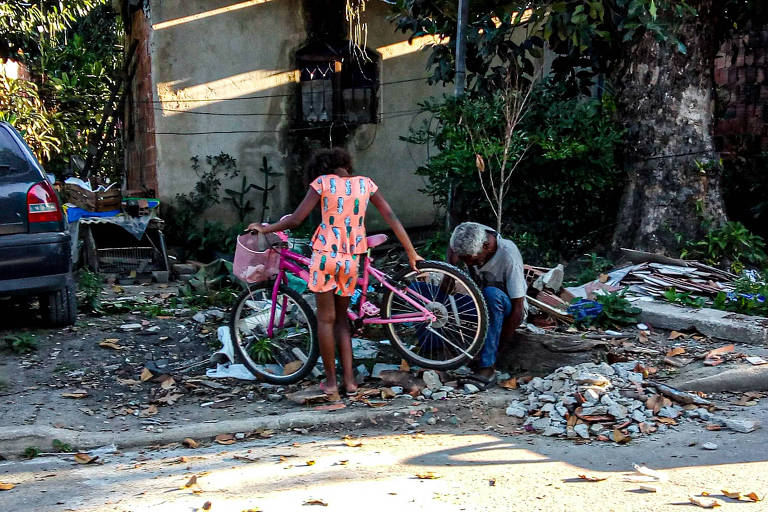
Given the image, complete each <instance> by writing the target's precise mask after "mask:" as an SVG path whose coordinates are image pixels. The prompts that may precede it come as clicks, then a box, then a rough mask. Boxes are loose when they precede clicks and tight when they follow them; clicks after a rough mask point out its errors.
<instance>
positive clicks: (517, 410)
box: [506, 402, 528, 419]
mask: <svg viewBox="0 0 768 512" xmlns="http://www.w3.org/2000/svg"><path fill="white" fill-rule="evenodd" d="M506 413H507V416H514V417H515V418H521V419H522V418H525V417H526V416H527V415H528V409H527V408H526V407H525V406H524V405H523V404H521V403H520V402H512V403H510V404H509V405H508V406H507V411H506Z"/></svg>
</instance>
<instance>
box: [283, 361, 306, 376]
mask: <svg viewBox="0 0 768 512" xmlns="http://www.w3.org/2000/svg"><path fill="white" fill-rule="evenodd" d="M303 365H304V363H302V362H301V361H299V360H298V359H296V360H294V361H291V362H290V363H288V364H286V365H285V366H283V375H291V374H292V373H296V372H297V371H299V368H301V367H302V366H303Z"/></svg>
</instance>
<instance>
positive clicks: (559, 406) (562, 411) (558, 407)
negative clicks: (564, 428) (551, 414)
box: [555, 404, 568, 416]
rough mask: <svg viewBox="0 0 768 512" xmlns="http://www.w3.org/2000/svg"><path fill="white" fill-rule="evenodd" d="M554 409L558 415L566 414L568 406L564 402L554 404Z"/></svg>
mask: <svg viewBox="0 0 768 512" xmlns="http://www.w3.org/2000/svg"><path fill="white" fill-rule="evenodd" d="M555 411H557V414H559V415H560V416H565V415H566V414H568V408H567V407H566V406H565V405H564V404H557V405H555Z"/></svg>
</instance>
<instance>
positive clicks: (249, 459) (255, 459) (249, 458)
mask: <svg viewBox="0 0 768 512" xmlns="http://www.w3.org/2000/svg"><path fill="white" fill-rule="evenodd" d="M232 458H233V459H235V460H241V461H243V462H258V461H259V460H260V458H259V457H255V456H250V455H235V456H234V457H232Z"/></svg>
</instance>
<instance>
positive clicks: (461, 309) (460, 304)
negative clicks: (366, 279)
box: [382, 261, 488, 370]
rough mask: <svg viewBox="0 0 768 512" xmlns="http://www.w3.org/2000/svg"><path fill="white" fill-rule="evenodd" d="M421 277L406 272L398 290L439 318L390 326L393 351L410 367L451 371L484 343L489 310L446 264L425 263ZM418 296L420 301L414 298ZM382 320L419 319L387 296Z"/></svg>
mask: <svg viewBox="0 0 768 512" xmlns="http://www.w3.org/2000/svg"><path fill="white" fill-rule="evenodd" d="M418 268H419V271H418V272H416V271H415V270H413V269H408V270H406V271H404V272H401V273H400V274H398V275H397V276H396V277H395V279H394V280H395V281H397V282H398V283H402V284H403V285H404V286H403V287H401V288H400V290H401V291H404V292H405V294H406V295H408V297H409V298H410V299H412V300H414V301H415V302H417V303H419V304H421V305H422V306H424V307H425V308H426V309H427V310H429V311H430V312H431V313H433V314H434V315H435V316H436V317H437V318H436V320H435V321H434V322H428V321H414V322H402V323H396V322H392V323H388V324H387V328H388V329H389V334H390V336H391V338H392V346H394V347H395V349H396V350H397V351H398V352H400V353H401V354H402V356H403V357H404V358H405V359H406V360H408V361H409V362H410V363H412V364H416V365H419V366H423V367H425V368H432V369H435V370H450V369H452V368H457V367H459V366H461V365H462V364H464V363H466V362H468V361H469V360H471V359H472V358H473V357H474V356H475V355H476V354H477V353H478V352H479V351H480V348H481V347H482V346H483V343H484V342H485V332H486V330H487V329H488V310H487V308H486V305H485V299H484V298H483V294H482V293H481V292H480V289H479V288H478V287H477V285H476V284H475V283H474V282H473V281H472V279H470V277H469V276H468V275H467V274H465V273H464V272H462V271H461V270H459V269H458V268H456V267H454V266H453V265H449V264H447V263H443V262H439V261H424V262H420V263H419V265H418ZM416 294H418V295H420V296H421V297H423V298H424V299H426V300H424V299H421V298H418V297H417V295H416ZM382 305H383V312H382V316H383V318H386V319H396V318H397V317H398V315H409V314H418V313H419V310H418V309H417V308H416V307H415V306H413V305H412V304H410V303H409V302H407V301H406V300H405V299H404V298H403V297H401V296H400V295H398V294H396V293H394V292H392V291H391V290H389V289H388V290H387V292H386V293H385V294H384V298H383V302H382Z"/></svg>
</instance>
